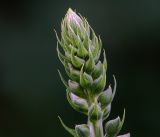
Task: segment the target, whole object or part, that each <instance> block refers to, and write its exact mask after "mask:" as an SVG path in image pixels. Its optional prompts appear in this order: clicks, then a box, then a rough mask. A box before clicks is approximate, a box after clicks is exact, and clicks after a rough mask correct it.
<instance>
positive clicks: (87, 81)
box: [80, 66, 93, 88]
mask: <svg viewBox="0 0 160 137" xmlns="http://www.w3.org/2000/svg"><path fill="white" fill-rule="evenodd" d="M92 83H93V79H92V76H91V75H89V74H87V73H86V72H83V66H82V68H81V72H80V85H81V86H82V87H83V88H89V87H91V85H92Z"/></svg>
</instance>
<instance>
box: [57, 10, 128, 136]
mask: <svg viewBox="0 0 160 137" xmlns="http://www.w3.org/2000/svg"><path fill="white" fill-rule="evenodd" d="M56 36H57V41H58V42H57V53H58V57H59V59H60V61H61V63H62V64H63V66H64V68H65V71H66V74H67V75H68V81H66V80H65V79H64V78H63V76H62V74H61V73H60V71H59V75H60V78H61V80H62V82H63V84H64V85H65V87H66V96H67V100H68V102H69V104H70V105H71V106H72V108H73V109H75V110H76V111H78V112H80V113H83V114H85V115H86V116H87V117H88V122H87V124H81V125H76V126H75V129H71V128H68V127H67V126H66V125H65V124H64V123H63V121H62V120H61V118H59V119H60V122H61V123H62V125H63V127H64V128H65V129H66V130H67V131H68V132H69V133H70V134H71V135H72V136H74V137H117V135H118V134H119V132H120V130H121V128H122V125H123V123H124V119H125V111H124V114H123V118H122V120H121V119H120V118H119V117H118V118H116V119H114V120H109V121H108V122H107V123H106V125H105V129H103V122H104V120H106V119H107V118H108V116H109V114H110V111H111V103H112V101H113V98H114V96H115V92H116V79H115V77H114V76H113V77H114V84H115V85H114V87H113V90H112V87H111V86H108V87H107V88H106V71H107V61H106V54H105V50H103V61H101V59H100V56H101V52H102V41H101V38H100V37H97V36H96V34H95V32H94V30H93V29H92V28H91V26H90V25H89V23H88V21H87V20H86V19H85V18H84V17H82V16H81V15H77V14H76V12H74V11H73V10H72V9H69V10H68V12H67V14H66V16H65V18H64V19H63V20H62V24H61V38H59V37H58V35H57V33H56ZM129 136H130V135H129V134H126V135H124V136H123V137H129ZM118 137H121V136H118Z"/></svg>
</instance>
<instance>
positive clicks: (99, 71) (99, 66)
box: [92, 61, 103, 79]
mask: <svg viewBox="0 0 160 137" xmlns="http://www.w3.org/2000/svg"><path fill="white" fill-rule="evenodd" d="M102 72H103V65H102V63H101V61H98V63H97V64H96V65H95V67H94V70H93V73H92V76H93V78H94V79H97V78H98V77H99V76H100V75H101V74H102Z"/></svg>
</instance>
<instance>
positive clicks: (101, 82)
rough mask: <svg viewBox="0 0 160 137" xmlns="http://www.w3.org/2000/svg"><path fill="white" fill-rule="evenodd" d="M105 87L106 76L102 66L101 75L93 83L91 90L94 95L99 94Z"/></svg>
mask: <svg viewBox="0 0 160 137" xmlns="http://www.w3.org/2000/svg"><path fill="white" fill-rule="evenodd" d="M105 85H106V74H105V68H104V65H103V73H102V74H101V75H100V76H99V77H98V78H97V79H95V80H94V81H93V86H92V90H93V91H94V94H97V93H100V92H101V91H103V89H104V88H105Z"/></svg>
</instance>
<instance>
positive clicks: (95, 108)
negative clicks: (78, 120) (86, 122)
mask: <svg viewBox="0 0 160 137" xmlns="http://www.w3.org/2000/svg"><path fill="white" fill-rule="evenodd" d="M88 115H89V119H90V121H97V120H99V119H101V118H102V111H101V108H100V106H99V105H98V104H93V105H92V106H91V107H90V108H89V112H88Z"/></svg>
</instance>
